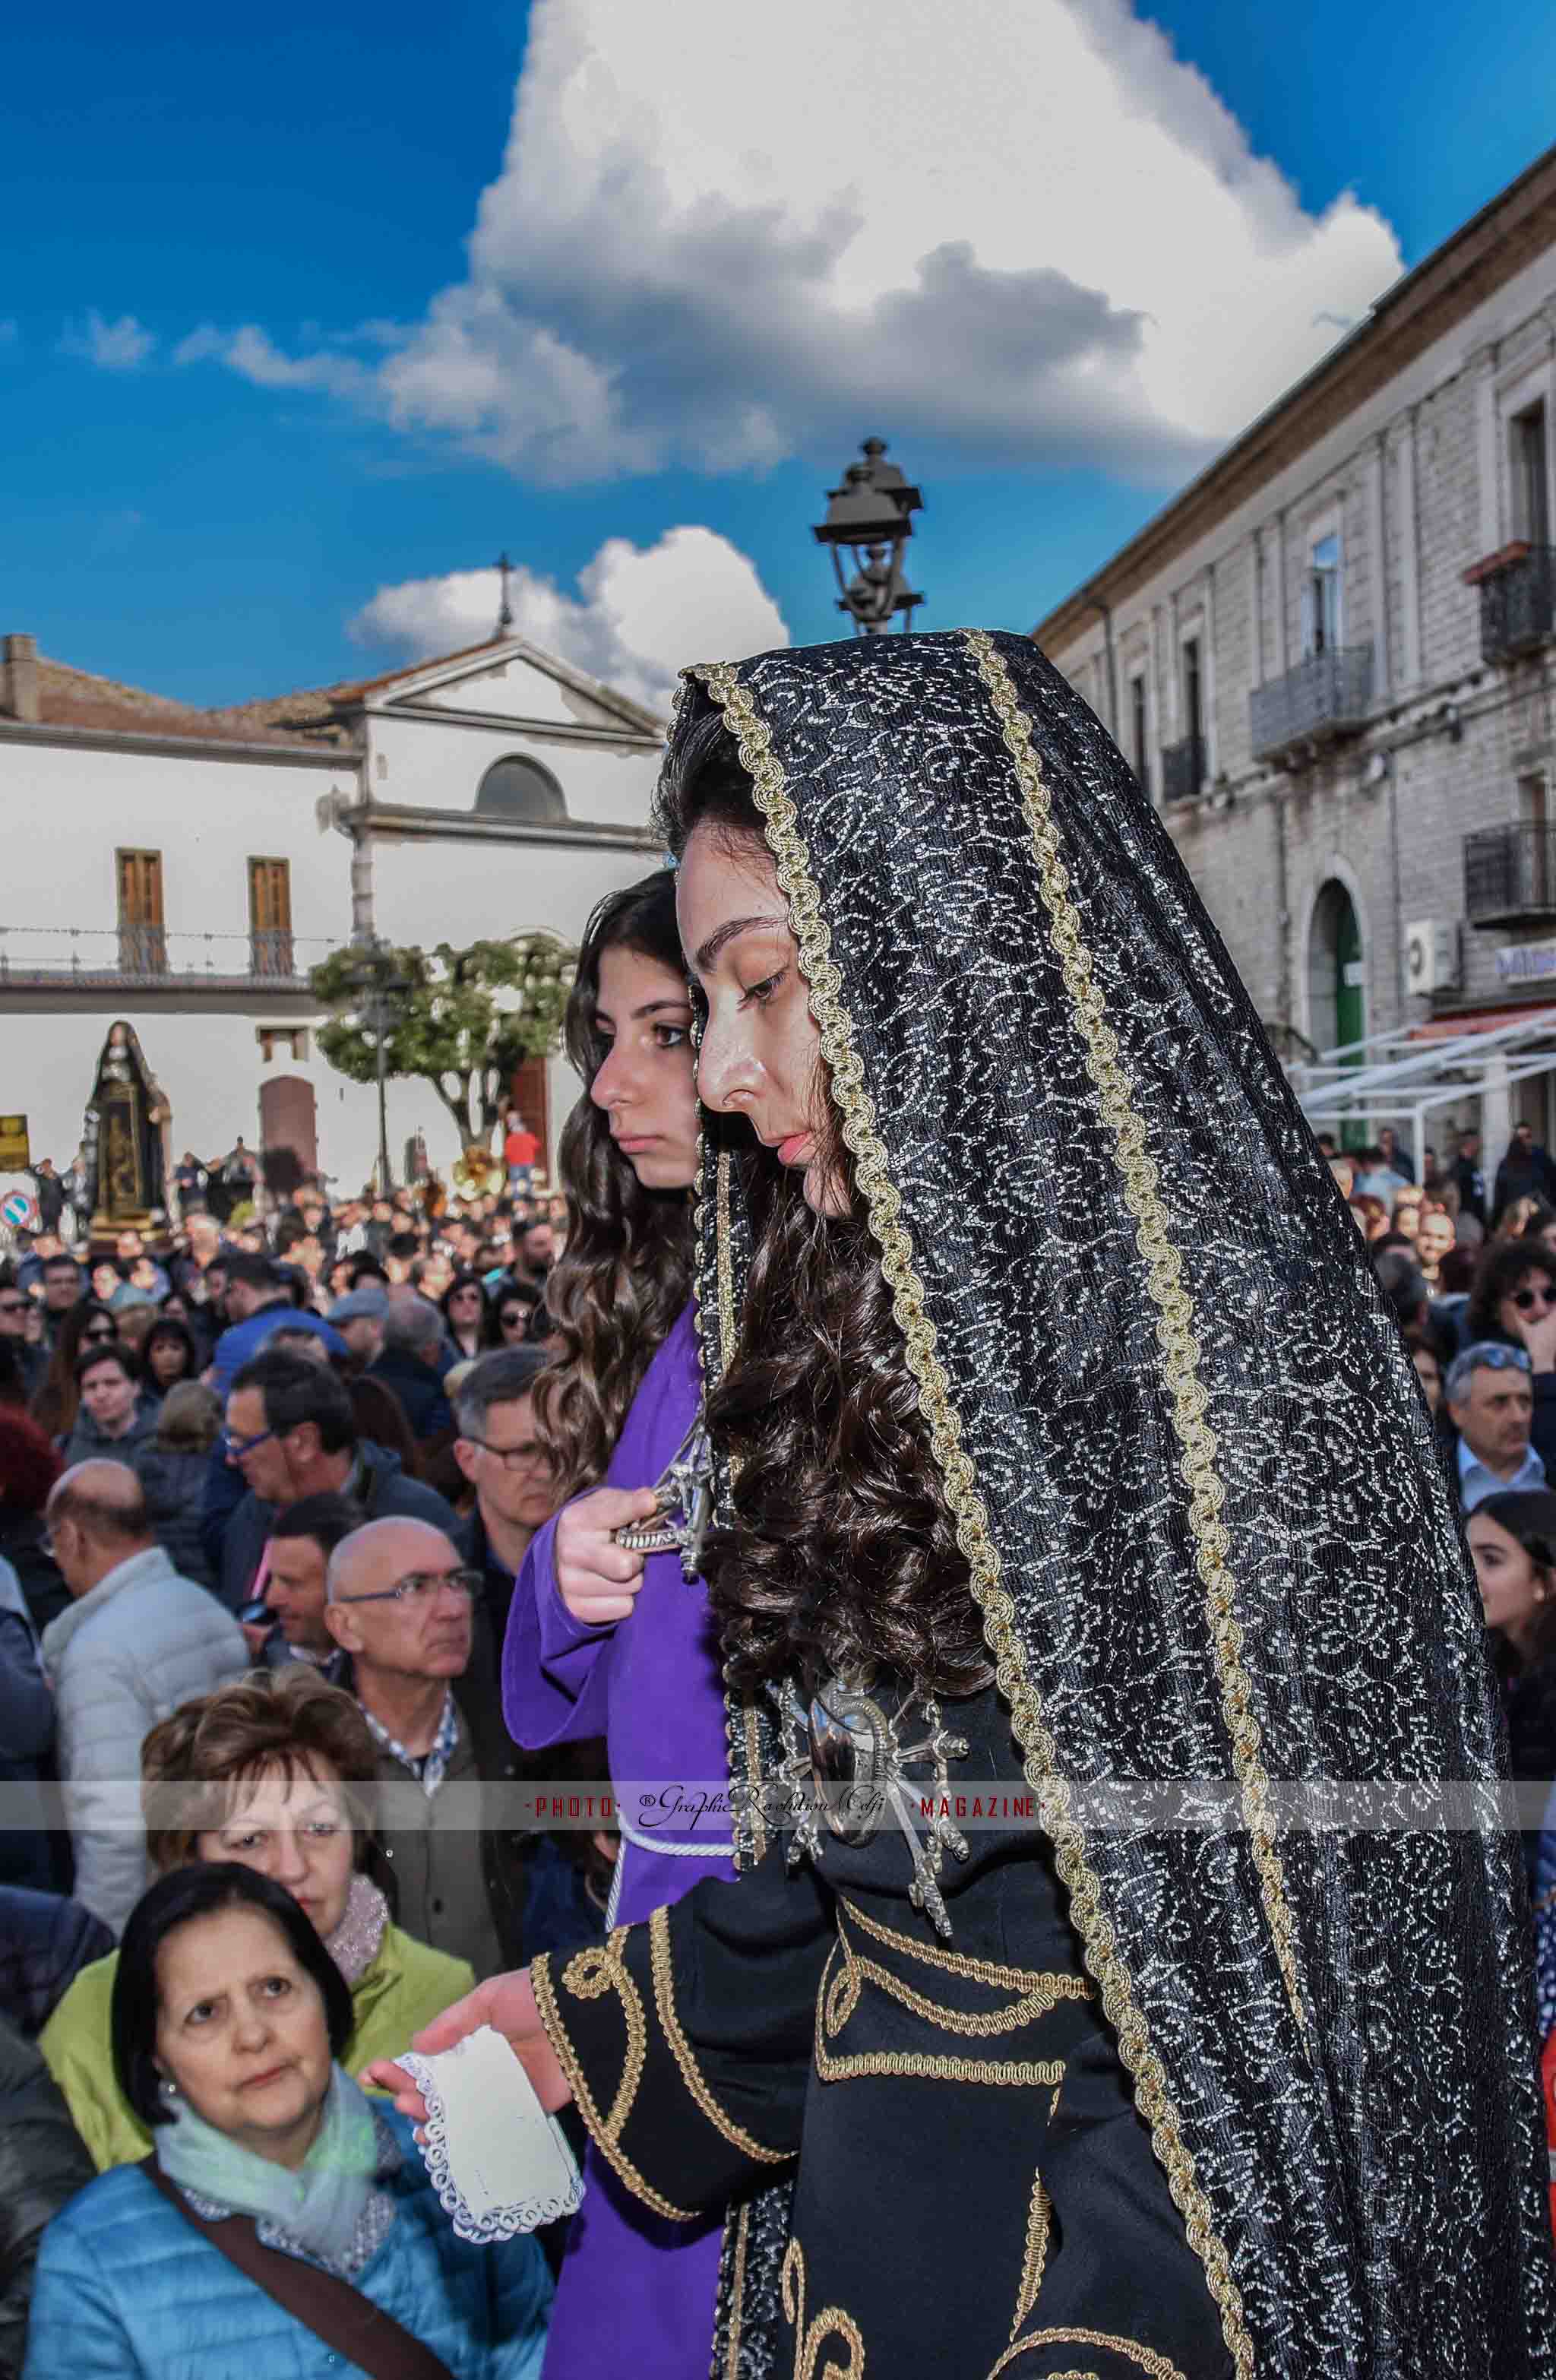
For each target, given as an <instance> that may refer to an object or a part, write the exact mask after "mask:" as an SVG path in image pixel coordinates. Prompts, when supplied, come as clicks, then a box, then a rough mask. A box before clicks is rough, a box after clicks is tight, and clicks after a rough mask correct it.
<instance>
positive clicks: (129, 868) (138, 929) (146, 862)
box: [117, 851, 167, 975]
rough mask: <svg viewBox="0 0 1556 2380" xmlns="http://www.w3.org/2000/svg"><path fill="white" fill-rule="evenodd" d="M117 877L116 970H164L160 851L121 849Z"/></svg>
mask: <svg viewBox="0 0 1556 2380" xmlns="http://www.w3.org/2000/svg"><path fill="white" fill-rule="evenodd" d="M117 866H118V880H119V971H120V973H121V974H123V975H165V974H166V973H167V929H166V925H165V923H164V917H163V910H162V854H161V852H160V851H121V852H119V853H118V854H117Z"/></svg>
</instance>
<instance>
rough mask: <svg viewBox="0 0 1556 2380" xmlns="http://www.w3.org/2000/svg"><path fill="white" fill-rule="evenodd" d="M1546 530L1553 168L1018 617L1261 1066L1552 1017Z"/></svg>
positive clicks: (1530, 1104) (1553, 726) (1491, 1112)
mask: <svg viewBox="0 0 1556 2380" xmlns="http://www.w3.org/2000/svg"><path fill="white" fill-rule="evenodd" d="M1553 521H1556V150H1553V151H1551V152H1548V153H1547V155H1546V156H1545V157H1543V158H1542V159H1540V160H1539V161H1538V163H1537V164H1535V165H1534V166H1533V167H1532V168H1531V169H1530V170H1529V172H1527V173H1526V174H1525V175H1524V176H1521V177H1520V179H1519V180H1518V181H1516V182H1515V183H1513V185H1512V186H1511V187H1510V188H1507V189H1506V190H1504V191H1503V192H1502V193H1501V195H1500V196H1499V197H1498V198H1497V199H1496V200H1493V201H1492V203H1491V204H1490V205H1489V207H1487V208H1486V209H1484V210H1483V211H1482V212H1481V213H1480V214H1478V215H1477V216H1476V217H1474V218H1473V219H1472V220H1471V221H1470V222H1469V223H1468V224H1466V225H1464V226H1463V227H1462V229H1460V230H1459V231H1458V232H1456V233H1455V234H1454V235H1453V237H1452V238H1451V239H1449V240H1448V241H1447V242H1446V243H1445V244H1444V245H1443V246H1442V247H1441V249H1438V250H1437V251H1436V252H1435V253H1434V254H1433V255H1431V256H1429V257H1428V259H1427V260H1426V261H1424V262H1423V263H1422V264H1420V265H1418V266H1417V267H1416V269H1415V270H1414V271H1413V272H1412V273H1409V274H1407V275H1406V276H1404V278H1403V279H1402V280H1401V281H1400V282H1399V283H1397V284H1396V285H1395V286H1394V287H1393V288H1392V290H1390V291H1389V292H1388V293H1387V294H1386V295H1385V297H1383V298H1382V299H1381V300H1380V302H1379V304H1378V305H1377V306H1376V307H1375V308H1374V309H1373V310H1372V312H1371V313H1370V314H1369V316H1368V320H1367V321H1366V322H1365V323H1363V324H1362V325H1361V326H1360V327H1359V328H1357V329H1356V330H1355V331H1354V332H1353V333H1352V334H1350V335H1349V336H1348V337H1347V338H1346V339H1345V340H1344V341H1343V343H1342V344H1341V345H1340V346H1338V347H1336V348H1335V349H1334V350H1333V351H1332V353H1331V355H1330V356H1329V357H1327V358H1325V359H1324V361H1323V362H1322V363H1321V364H1319V366H1318V367H1317V368H1316V370H1314V371H1312V372H1311V373H1310V374H1309V375H1308V376H1307V378H1306V379H1305V380H1303V381H1302V382H1300V383H1298V384H1297V385H1296V386H1295V388H1294V389H1292V390H1291V391H1290V392H1289V393H1288V395H1286V396H1284V397H1283V398H1282V400H1281V401H1280V402H1279V403H1278V404H1277V405H1276V406H1274V407H1272V408H1271V409H1270V411H1269V412H1268V413H1267V414H1265V415H1264V416H1263V417H1261V419H1259V420H1258V421H1256V422H1255V423H1254V424H1253V426H1252V428H1251V429H1249V430H1248V431H1246V433H1245V434H1244V435H1243V436H1242V437H1241V438H1239V439H1238V440H1237V441H1236V442H1235V443H1234V444H1233V445H1232V446H1231V447H1229V448H1228V449H1227V450H1226V452H1225V453H1224V454H1222V455H1221V456H1220V457H1219V458H1218V460H1217V461H1216V462H1215V463H1214V464H1213V465H1212V466H1211V467H1210V468H1209V469H1208V470H1207V471H1206V472H1205V473H1204V474H1203V475H1202V476H1201V477H1200V478H1199V479H1198V480H1196V481H1194V482H1193V484H1192V485H1191V486H1190V487H1188V488H1187V489H1186V490H1185V492H1184V493H1183V494H1182V495H1180V496H1179V497H1177V498H1176V499H1175V500H1174V501H1173V503H1172V504H1169V505H1168V506H1167V507H1166V508H1165V509H1164V510H1163V511H1162V512H1161V513H1160V514H1158V515H1157V516H1156V517H1155V518H1154V519H1153V520H1151V521H1150V522H1149V524H1148V525H1147V527H1146V528H1144V529H1142V530H1141V532H1140V533H1139V535H1138V536H1137V537H1136V538H1135V539H1133V540H1131V542H1130V543H1129V544H1128V545H1126V546H1125V547H1124V549H1123V550H1122V551H1121V552H1120V553H1116V554H1114V555H1113V556H1112V559H1111V560H1110V561H1108V562H1106V563H1105V564H1103V565H1102V566H1101V567H1100V569H1099V570H1098V571H1097V573H1096V574H1095V576H1094V577H1092V578H1091V579H1090V580H1088V583H1087V584H1086V585H1085V586H1084V587H1082V588H1079V589H1076V592H1075V593H1074V594H1072V595H1071V596H1069V597H1068V598H1067V599H1066V600H1065V601H1064V602H1063V603H1061V604H1060V605H1058V606H1057V608H1056V609H1055V610H1054V611H1052V613H1050V614H1049V615H1048V616H1047V618H1045V619H1044V620H1042V621H1041V622H1039V625H1038V626H1037V627H1036V629H1035V630H1034V631H1033V634H1034V636H1035V637H1036V640H1037V642H1038V643H1039V645H1040V646H1041V647H1042V648H1043V650H1045V651H1046V652H1047V653H1048V654H1049V656H1050V658H1051V659H1052V661H1053V662H1055V664H1056V665H1057V666H1058V667H1059V668H1060V669H1061V670H1063V671H1064V674H1065V675H1066V677H1068V678H1069V679H1070V681H1071V683H1072V684H1073V685H1075V686H1076V687H1077V688H1078V690H1079V691H1080V692H1081V693H1083V694H1084V695H1085V696H1086V698H1087V699H1088V701H1089V702H1090V703H1091V705H1092V707H1093V709H1094V710H1096V711H1097V712H1098V714H1099V715H1100V718H1101V719H1102V720H1103V721H1104V722H1106V723H1107V724H1108V725H1109V726H1110V727H1111V728H1112V732H1113V734H1114V735H1115V737H1116V739H1117V741H1118V742H1119V744H1120V745H1121V747H1123V750H1124V754H1125V757H1126V758H1127V759H1129V760H1130V762H1131V763H1132V765H1133V766H1134V767H1135V769H1136V771H1137V774H1138V775H1139V776H1140V778H1141V780H1142V782H1143V783H1145V784H1146V786H1147V787H1148V789H1149V792H1150V794H1151V795H1152V797H1153V799H1154V800H1155V801H1156V802H1157V804H1158V805H1159V807H1161V812H1162V815H1163V817H1164V819H1165V820H1166V822H1167V824H1168V827H1169V829H1170V831H1171V832H1172V834H1173V839H1174V841H1175V842H1176V844H1177V845H1178V847H1179V849H1180V851H1181V852H1182V854H1183V856H1184V859H1185V864H1186V866H1187V867H1188V869H1189V871H1190V873H1191V875H1192V876H1193V878H1194V880H1195V881H1196V883H1197V886H1198V888H1199V891H1200V893H1201V895H1202V897H1203V899H1204V901H1205V903H1206V905H1207V907H1208V908H1209V909H1210V914H1211V916H1212V917H1213V918H1214V919H1215V921H1216V923H1217V925H1218V927H1219V928H1220V929H1221V932H1222V935H1223V937H1224V939H1225V941H1226V943H1227V946H1228V948H1229V950H1230V952H1231V953H1232V956H1233V959H1234V962H1235V964H1236V965H1237V967H1238V968H1239V970H1240V972H1241V974H1242V976H1243V978H1244V981H1245V982H1246V985H1247V987H1248V990H1249V991H1250V993H1251V995H1252V997H1253V1000H1254V1002H1255V1004H1256V1006H1257V1007H1258V1011H1259V1014H1260V1015H1261V1016H1262V1017H1263V1018H1264V1020H1265V1022H1266V1024H1267V1026H1269V1027H1270V1031H1271V1034H1272V1036H1273V1038H1274V1039H1275V1041H1276V1046H1277V1048H1278V1049H1280V1050H1281V1051H1282V1056H1284V1057H1286V1058H1288V1059H1289V1060H1293V1061H1300V1060H1302V1059H1304V1058H1308V1057H1310V1056H1311V1055H1312V1054H1313V1053H1314V1052H1315V1051H1328V1050H1333V1049H1335V1048H1336V1047H1337V1046H1338V1045H1343V1044H1350V1043H1354V1042H1357V1041H1360V1040H1362V1039H1364V1038H1370V1037H1373V1036H1378V1035H1381V1034H1385V1033H1391V1032H1398V1033H1404V1034H1409V1035H1411V1036H1412V1037H1415V1038H1420V1039H1421V1040H1422V1042H1423V1046H1425V1044H1426V1043H1427V1041H1428V1040H1429V1039H1442V1040H1443V1041H1444V1042H1446V1040H1447V1038H1449V1037H1451V1036H1456V1035H1459V1034H1466V1033H1475V1032H1478V1031H1481V1030H1487V1031H1494V1030H1496V1029H1497V1028H1498V1026H1500V1025H1501V1023H1502V1022H1504V1021H1506V1020H1507V1019H1508V1018H1509V1017H1515V1016H1517V1014H1518V1012H1519V1011H1520V1010H1521V1009H1525V1008H1526V1009H1527V1010H1528V1012H1529V1013H1530V1014H1531V1015H1532V1014H1534V1013H1536V1012H1538V1010H1540V1009H1541V1008H1543V1007H1551V1008H1552V1009H1553V1011H1556V799H1553V796H1552V791H1551V787H1552V781H1553V778H1556V710H1553V691H1556V552H1553V549H1552V534H1553V531H1552V523H1553ZM1553 1024H1556V1014H1553ZM1396 1046H1397V1045H1396ZM1550 1056H1551V1063H1552V1067H1553V1068H1556V1031H1553V1033H1552V1035H1551V1037H1550ZM1514 1075H1515V1079H1514V1082H1513V1087H1512V1088H1511V1089H1510V1090H1506V1089H1504V1090H1501V1091H1499V1090H1498V1089H1497V1087H1496V1082H1495V1079H1494V1078H1493V1080H1492V1082H1491V1085H1490V1087H1489V1096H1488V1097H1486V1099H1485V1100H1484V1108H1485V1112H1484V1118H1483V1121H1484V1128H1485V1130H1486V1132H1487V1135H1488V1139H1489V1142H1490V1143H1491V1144H1492V1147H1493V1150H1494V1149H1495V1147H1496V1145H1497V1144H1498V1142H1499V1139H1500V1136H1501V1134H1502V1133H1504V1132H1505V1130H1506V1128H1507V1125H1508V1123H1509V1120H1510V1117H1511V1115H1512V1114H1513V1113H1527V1114H1528V1115H1529V1116H1530V1118H1531V1121H1533V1122H1534V1123H1535V1124H1536V1126H1537V1131H1538V1133H1540V1134H1541V1135H1543V1136H1545V1137H1547V1138H1550V1136H1551V1134H1552V1131H1553V1130H1556V1111H1553V1109H1552V1105H1551V1099H1552V1086H1553V1085H1556V1072H1546V1073H1545V1074H1543V1075H1527V1076H1526V1077H1525V1079H1523V1080H1521V1081H1520V1080H1517V1079H1516V1075H1517V1070H1516V1069H1514ZM1468 1079H1469V1077H1468V1076H1467V1075H1466V1081H1467V1080H1468ZM1479 1104H1480V1102H1479V1101H1478V1100H1477V1099H1465V1101H1464V1102H1461V1104H1460V1106H1459V1107H1458V1108H1457V1109H1456V1110H1453V1109H1450V1110H1444V1111H1442V1112H1441V1119H1440V1127H1441V1132H1442V1133H1446V1132H1447V1131H1448V1130H1449V1129H1450V1128H1451V1127H1452V1125H1453V1123H1455V1122H1458V1121H1470V1120H1477V1107H1478V1106H1479ZM1434 1121H1437V1119H1434ZM1427 1136H1428V1138H1433V1139H1436V1138H1437V1136H1438V1135H1436V1134H1430V1133H1428V1135H1427Z"/></svg>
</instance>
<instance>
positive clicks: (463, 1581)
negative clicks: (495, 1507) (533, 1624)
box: [335, 1570, 486, 1604]
mask: <svg viewBox="0 0 1556 2380" xmlns="http://www.w3.org/2000/svg"><path fill="white" fill-rule="evenodd" d="M484 1585H486V1573H484V1571H479V1570H413V1571H409V1572H407V1574H406V1576H405V1577H404V1578H402V1579H401V1580H400V1581H399V1582H398V1584H397V1585H395V1586H379V1587H375V1588H374V1589H373V1591H372V1593H371V1595H339V1596H337V1597H335V1600H336V1602H337V1603H412V1604H427V1603H431V1602H432V1598H433V1597H434V1596H435V1595H436V1594H437V1591H438V1589H439V1587H441V1586H452V1587H453V1588H455V1590H456V1592H457V1593H458V1594H460V1595H462V1596H464V1597H465V1598H466V1600H467V1602H473V1601H474V1600H475V1597H477V1596H478V1595H479V1594H480V1591H481V1588H482V1587H483V1586H484Z"/></svg>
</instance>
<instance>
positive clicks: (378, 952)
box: [346, 935, 416, 1197]
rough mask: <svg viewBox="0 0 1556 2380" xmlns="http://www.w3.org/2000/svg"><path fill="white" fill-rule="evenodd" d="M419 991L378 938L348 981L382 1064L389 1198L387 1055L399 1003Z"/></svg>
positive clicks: (382, 1184)
mask: <svg viewBox="0 0 1556 2380" xmlns="http://www.w3.org/2000/svg"><path fill="white" fill-rule="evenodd" d="M415 989H416V987H415V985H414V984H413V983H412V981H411V979H410V977H409V976H407V975H402V974H401V973H400V972H399V970H398V968H397V967H396V966H395V954H394V953H393V951H391V950H390V948H389V946H388V944H387V942H384V941H380V940H379V938H378V936H377V935H374V936H373V938H372V940H371V941H367V942H364V943H363V944H362V946H361V953H360V955H359V958H358V960H357V964H356V965H355V966H354V967H353V968H352V969H351V972H350V974H349V975H348V976H347V977H346V990H347V991H348V992H349V993H350V995H351V996H352V998H353V999H354V1000H355V1001H356V1002H357V1004H358V1007H359V1010H360V1013H361V1017H362V1022H363V1024H364V1025H365V1026H367V1028H368V1031H369V1032H370V1033H371V1035H372V1037H373V1043H374V1048H375V1052H376V1056H377V1060H378V1180H379V1189H380V1195H381V1196H385V1197H387V1196H388V1194H389V1191H390V1188H391V1186H392V1184H391V1178H390V1172H389V1098H388V1087H387V1080H386V1077H385V1074H384V1065H383V1051H384V1045H385V1043H386V1042H387V1041H388V1038H389V1036H390V1034H391V1033H392V1032H393V1031H394V1029H395V1025H396V1023H397V1022H398V1017H397V1013H396V1008H395V1002H397V1001H400V1000H403V999H404V998H405V995H406V993H407V991H414V990H415Z"/></svg>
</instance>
